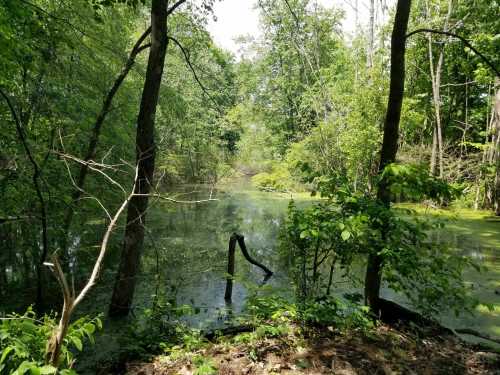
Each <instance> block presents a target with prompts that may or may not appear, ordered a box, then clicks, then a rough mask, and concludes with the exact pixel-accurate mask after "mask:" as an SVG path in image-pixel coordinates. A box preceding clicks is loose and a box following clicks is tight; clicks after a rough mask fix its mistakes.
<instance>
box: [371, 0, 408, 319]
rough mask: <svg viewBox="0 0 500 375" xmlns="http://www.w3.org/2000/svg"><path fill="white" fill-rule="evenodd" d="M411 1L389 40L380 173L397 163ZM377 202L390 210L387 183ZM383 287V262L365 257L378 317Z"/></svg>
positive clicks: (403, 0)
mask: <svg viewBox="0 0 500 375" xmlns="http://www.w3.org/2000/svg"><path fill="white" fill-rule="evenodd" d="M410 9H411V0H398V3H397V6H396V16H395V19H394V27H393V30H392V37H391V82H390V88H389V100H388V104H387V113H386V117H385V123H384V137H383V141H382V150H381V152H380V164H379V172H381V171H383V170H384V168H385V167H386V166H387V165H389V164H391V163H393V162H394V161H395V160H396V154H397V151H398V139H399V120H400V118H401V106H402V104H403V95H404V83H405V52H406V47H405V43H406V36H405V35H406V30H407V28H408V18H409V16H410ZM377 198H378V199H379V200H380V201H381V202H382V203H383V204H384V205H386V206H387V207H389V206H390V200H391V198H390V191H389V186H388V183H387V181H385V180H384V179H382V180H381V181H380V182H379V186H378V191H377ZM381 283H382V258H381V257H380V255H379V254H378V253H375V252H373V253H371V254H370V255H369V256H368V263H367V267H366V277H365V303H366V304H368V306H370V308H371V309H372V311H373V312H374V313H375V314H376V315H378V314H379V310H380V308H379V299H380V297H379V296H380V285H381Z"/></svg>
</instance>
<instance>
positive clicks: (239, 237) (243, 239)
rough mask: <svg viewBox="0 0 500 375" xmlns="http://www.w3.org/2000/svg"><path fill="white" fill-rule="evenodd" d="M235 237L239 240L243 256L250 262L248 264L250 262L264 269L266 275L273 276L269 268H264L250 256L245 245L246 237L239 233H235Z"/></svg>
mask: <svg viewBox="0 0 500 375" xmlns="http://www.w3.org/2000/svg"><path fill="white" fill-rule="evenodd" d="M233 236H235V237H236V239H237V240H238V245H240V249H241V252H242V253H243V256H244V257H245V259H246V260H248V262H250V263H251V264H253V265H255V266H257V267H259V268H260V269H262V270H263V271H264V272H265V273H266V275H268V276H272V274H273V271H271V270H270V269H269V268H267V267H266V266H264V265H263V264H262V263H259V262H257V261H256V260H255V259H253V258H252V257H251V256H250V254H249V253H248V250H247V247H246V245H245V237H244V236H242V235H241V234H238V233H233ZM233 236H231V237H233Z"/></svg>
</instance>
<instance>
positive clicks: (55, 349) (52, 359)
mask: <svg viewBox="0 0 500 375" xmlns="http://www.w3.org/2000/svg"><path fill="white" fill-rule="evenodd" d="M137 176H138V168H137V167H136V169H135V178H134V186H133V188H132V192H131V193H130V194H129V195H128V196H127V198H126V199H125V200H124V201H123V203H122V204H121V206H120V207H119V208H118V210H117V211H116V213H115V215H114V216H113V218H112V219H111V221H110V223H109V224H108V227H107V229H106V232H105V233H104V236H103V239H102V242H101V245H100V251H99V255H98V256H97V259H96V261H95V263H94V267H93V269H92V273H91V274H90V277H89V280H88V281H87V283H86V284H85V286H84V287H83V288H82V290H81V291H80V293H78V295H77V294H76V293H75V290H74V288H72V289H70V287H69V284H68V281H67V279H66V275H65V274H64V272H63V270H62V267H61V265H60V263H59V259H58V257H57V254H55V253H54V254H53V255H52V259H51V260H52V263H47V262H46V263H45V265H46V266H48V267H49V268H50V269H51V270H52V272H53V273H54V276H55V278H56V280H57V282H58V283H59V286H60V288H61V291H62V294H63V299H64V304H63V308H62V313H61V318H60V320H59V324H58V326H57V328H56V329H55V330H54V332H53V333H52V336H51V338H50V339H49V341H48V342H47V348H46V355H45V360H46V362H47V363H49V364H51V365H52V366H55V367H57V365H58V364H59V357H60V355H61V349H62V344H63V341H64V337H65V336H66V333H67V331H68V327H69V323H70V320H71V315H72V314H73V311H74V310H75V308H76V307H77V306H78V304H79V303H80V302H81V301H82V300H83V299H84V298H85V296H86V295H87V294H88V292H89V291H90V289H91V288H92V287H93V286H94V285H95V283H96V281H97V279H98V277H99V272H100V270H101V267H102V263H103V261H104V257H105V256H106V252H107V248H108V242H109V238H110V237H111V233H112V232H113V230H114V228H115V227H116V223H117V222H118V219H119V218H120V215H121V214H122V213H123V211H124V210H125V208H126V207H127V205H128V203H129V202H130V200H131V199H132V197H133V195H134V190H135V187H136V184H137Z"/></svg>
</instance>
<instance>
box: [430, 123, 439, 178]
mask: <svg viewBox="0 0 500 375" xmlns="http://www.w3.org/2000/svg"><path fill="white" fill-rule="evenodd" d="M437 148H438V142H437V131H436V124H433V126H432V149H431V167H430V174H431V175H433V176H434V175H435V174H436V160H437Z"/></svg>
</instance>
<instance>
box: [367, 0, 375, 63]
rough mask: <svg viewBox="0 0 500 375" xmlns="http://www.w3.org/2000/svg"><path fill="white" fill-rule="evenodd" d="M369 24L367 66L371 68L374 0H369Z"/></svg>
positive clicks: (373, 43)
mask: <svg viewBox="0 0 500 375" xmlns="http://www.w3.org/2000/svg"><path fill="white" fill-rule="evenodd" d="M369 13H370V24H369V26H368V27H369V31H368V32H369V35H368V68H373V55H374V49H375V0H370V9H369Z"/></svg>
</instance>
